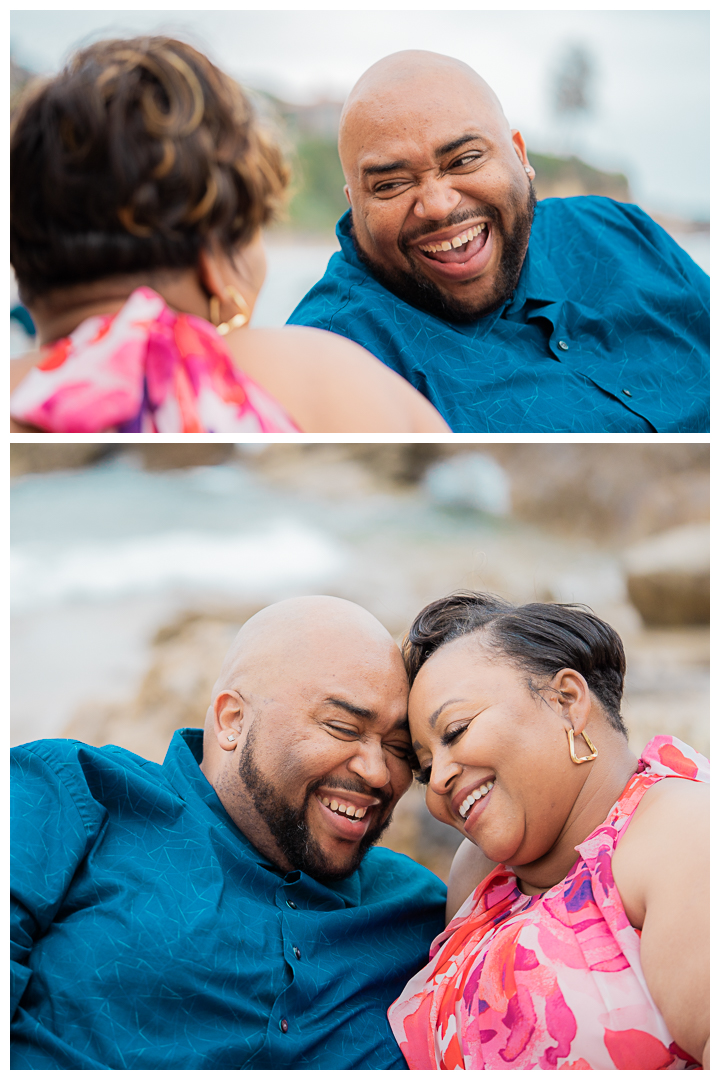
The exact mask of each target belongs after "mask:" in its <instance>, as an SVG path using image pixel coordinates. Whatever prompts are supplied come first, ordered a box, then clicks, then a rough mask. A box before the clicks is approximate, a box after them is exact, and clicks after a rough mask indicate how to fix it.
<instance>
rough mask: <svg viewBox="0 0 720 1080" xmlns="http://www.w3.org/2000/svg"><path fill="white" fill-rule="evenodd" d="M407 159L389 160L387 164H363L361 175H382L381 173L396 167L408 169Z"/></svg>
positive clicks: (388, 171) (392, 170)
mask: <svg viewBox="0 0 720 1080" xmlns="http://www.w3.org/2000/svg"><path fill="white" fill-rule="evenodd" d="M409 168H410V162H409V161H391V162H390V163H389V164H388V165H365V166H363V170H362V171H363V176H382V174H383V173H391V172H395V170H396V169H409Z"/></svg>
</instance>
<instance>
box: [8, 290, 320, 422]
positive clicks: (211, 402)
mask: <svg viewBox="0 0 720 1080" xmlns="http://www.w3.org/2000/svg"><path fill="white" fill-rule="evenodd" d="M43 351H44V356H43V358H42V360H41V361H40V363H39V364H37V365H36V366H35V367H34V368H33V369H32V370H31V371H30V372H29V373H28V375H26V377H25V378H24V379H23V380H22V382H21V383H20V384H19V386H17V387H16V389H15V391H14V393H13V394H12V396H11V398H10V415H11V416H12V417H13V418H14V419H15V420H17V421H20V422H22V423H26V424H32V425H33V427H37V428H40V429H41V430H42V431H58V432H60V431H62V432H80V431H82V432H98V431H121V432H183V433H185V432H211V431H218V432H225V431H246V432H296V431H299V430H300V429H299V428H298V427H297V426H296V425H295V424H294V423H293V421H292V420H291V419H290V417H289V416H288V415H287V413H286V412H285V410H284V409H283V408H282V406H281V405H280V404H279V402H277V401H276V400H275V398H273V397H271V395H270V394H268V393H266V391H265V390H263V389H262V387H260V386H258V384H257V383H256V382H254V381H253V380H252V379H251V378H249V376H247V375H245V374H244V373H243V372H242V371H240V370H239V369H238V368H237V367H236V366H235V364H234V363H233V361H232V358H231V357H230V354H229V353H228V351H227V349H226V347H225V343H224V342H223V339H222V338H221V337H220V335H219V334H218V332H217V330H216V329H215V327H214V326H213V325H212V324H211V323H209V322H206V321H205V319H200V318H198V317H197V316H196V315H185V314H178V313H177V312H175V311H171V310H170V308H169V307H168V306H167V304H166V303H165V301H164V300H163V298H162V297H161V296H158V294H157V293H156V292H153V290H152V289H148V288H146V287H145V286H143V287H142V288H139V289H136V290H135V292H134V293H132V295H131V296H130V297H129V299H128V301H127V303H126V304H125V306H124V307H123V309H122V310H121V311H119V312H118V313H117V314H116V315H97V316H93V317H92V318H89V319H86V320H85V321H84V322H83V323H81V324H80V326H78V327H77V329H76V330H74V331H73V333H72V334H71V335H70V337H67V338H61V339H60V340H59V341H54V342H53V343H52V345H48V346H47V347H46V348H45V349H44V350H43Z"/></svg>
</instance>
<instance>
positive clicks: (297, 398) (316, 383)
mask: <svg viewBox="0 0 720 1080" xmlns="http://www.w3.org/2000/svg"><path fill="white" fill-rule="evenodd" d="M227 345H228V348H229V349H230V352H231V355H232V356H233V359H234V360H235V361H236V363H237V364H238V366H239V367H240V368H242V370H243V371H245V372H246V373H247V374H248V375H250V376H251V378H253V379H255V381H256V382H258V383H260V384H261V385H262V386H263V387H265V389H266V390H268V391H269V392H270V393H271V394H273V395H274V396H275V397H276V398H277V399H278V400H279V401H280V403H281V404H282V405H284V407H285V408H286V409H287V411H288V412H289V413H290V415H291V416H292V417H293V418H294V419H295V420H296V421H297V423H298V424H299V426H300V427H301V428H302V429H303V430H305V431H328V432H344V431H348V432H362V431H378V432H380V431H388V432H413V431H418V432H419V431H427V432H446V431H448V430H449V429H448V427H447V425H446V424H445V423H444V421H443V420H442V419H441V417H440V416H439V414H438V413H437V412H436V410H435V409H434V408H433V406H432V405H431V404H430V403H429V402H428V401H427V400H426V399H425V398H424V397H423V396H422V395H421V394H419V393H418V391H417V390H415V389H414V387H412V386H410V384H409V383H408V382H406V381H405V380H404V379H402V378H401V377H400V376H399V375H397V374H396V373H395V372H394V371H391V370H390V368H388V367H386V366H385V365H384V364H382V363H381V362H380V361H379V360H378V359H377V358H376V357H374V356H372V355H371V354H370V353H369V352H367V350H365V349H363V348H362V347H361V346H360V345H358V344H356V342H354V341H349V340H348V339H347V338H344V337H341V336H340V335H338V334H331V333H329V332H328V331H326V330H318V329H315V328H314V327H307V326H285V327H280V328H278V329H261V330H253V329H247V330H245V329H243V330H239V331H237V332H236V333H235V334H233V335H231V336H229V337H228V339H227Z"/></svg>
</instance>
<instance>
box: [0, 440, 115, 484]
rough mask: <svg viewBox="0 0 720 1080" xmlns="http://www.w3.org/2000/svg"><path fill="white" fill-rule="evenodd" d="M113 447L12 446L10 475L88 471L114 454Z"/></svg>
mask: <svg viewBox="0 0 720 1080" xmlns="http://www.w3.org/2000/svg"><path fill="white" fill-rule="evenodd" d="M114 451H115V447H114V446H113V445H112V444H111V443H69V442H64V443H31V442H25V443H12V444H11V446H10V475H11V476H23V475H24V474H25V473H34V472H53V471H54V470H55V469H84V468H86V467H87V466H88V465H94V464H95V463H96V462H97V461H100V460H101V458H104V457H107V455H108V454H112V453H113V452H114Z"/></svg>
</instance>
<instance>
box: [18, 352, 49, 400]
mask: <svg viewBox="0 0 720 1080" xmlns="http://www.w3.org/2000/svg"><path fill="white" fill-rule="evenodd" d="M42 356H43V354H42V350H41V349H33V351H32V352H29V353H25V355H24V356H14V357H13V358H12V360H11V361H10V393H11V394H12V392H13V390H14V389H15V387H16V386H19V385H20V383H21V382H22V381H23V379H24V378H25V376H26V375H27V374H28V372H30V371H32V369H33V368H34V367H35V365H36V364H38V363H39V362H40V361H41V360H42Z"/></svg>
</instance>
